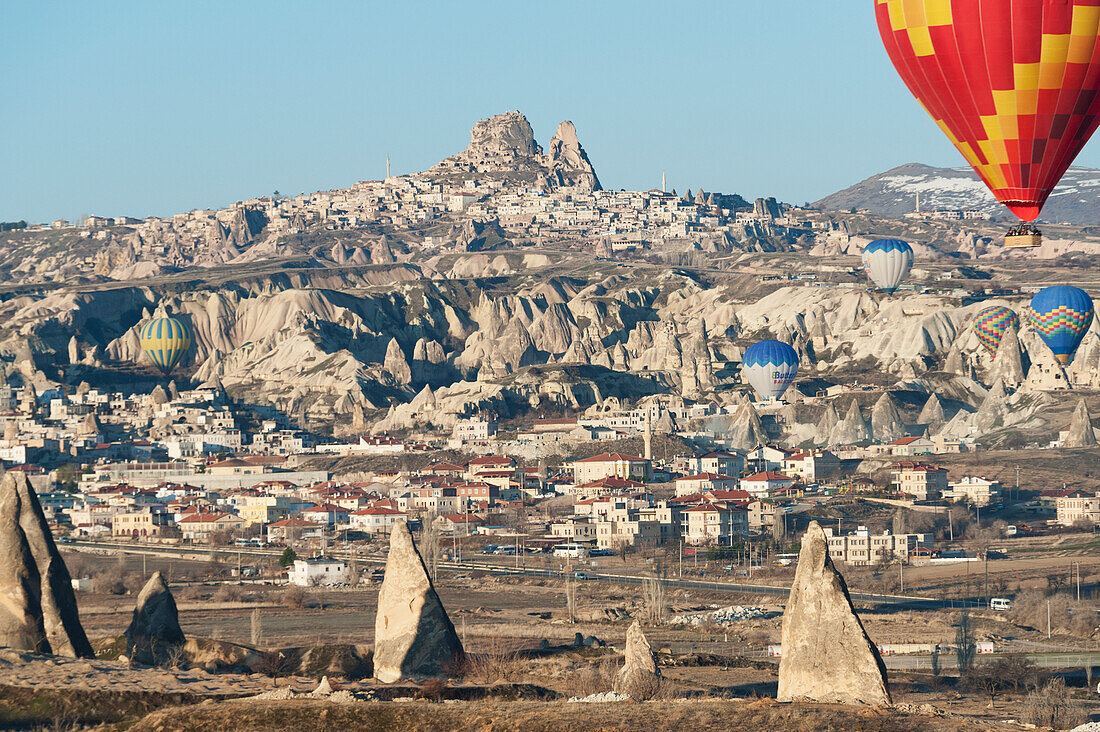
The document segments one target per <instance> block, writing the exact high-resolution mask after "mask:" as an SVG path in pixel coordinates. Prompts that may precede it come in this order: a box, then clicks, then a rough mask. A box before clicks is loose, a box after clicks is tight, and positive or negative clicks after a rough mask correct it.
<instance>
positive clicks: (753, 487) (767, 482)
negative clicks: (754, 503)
mask: <svg viewBox="0 0 1100 732" xmlns="http://www.w3.org/2000/svg"><path fill="white" fill-rule="evenodd" d="M792 485H794V478H792V477H790V476H788V475H783V474H782V473H773V472H771V471H765V472H762V473H753V474H752V475H748V476H745V477H744V478H742V479H741V490H743V491H746V492H748V493H751V494H752V495H753V496H755V497H757V498H767V497H768V496H770V495H772V494H773V493H776V492H778V491H781V490H784V489H786V488H790V487H791V486H792Z"/></svg>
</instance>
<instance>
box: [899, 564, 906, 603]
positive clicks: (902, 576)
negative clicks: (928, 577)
mask: <svg viewBox="0 0 1100 732" xmlns="http://www.w3.org/2000/svg"><path fill="white" fill-rule="evenodd" d="M898 579H899V581H900V582H901V594H903V595H904V594H905V562H898Z"/></svg>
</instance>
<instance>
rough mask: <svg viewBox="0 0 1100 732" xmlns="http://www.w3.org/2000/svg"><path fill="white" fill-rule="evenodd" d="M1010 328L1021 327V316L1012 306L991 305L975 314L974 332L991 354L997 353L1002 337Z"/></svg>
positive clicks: (1017, 328)
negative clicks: (1018, 315)
mask: <svg viewBox="0 0 1100 732" xmlns="http://www.w3.org/2000/svg"><path fill="white" fill-rule="evenodd" d="M1009 328H1015V329H1016V330H1019V329H1020V318H1019V317H1017V315H1016V313H1015V312H1013V311H1012V309H1011V308H1006V307H1005V306H1004V305H990V306H989V307H987V308H983V309H982V310H981V311H980V312H979V313H978V314H977V315H975V316H974V334H975V335H977V336H978V341H979V342H980V343H981V344H982V346H983V347H984V348H985V350H987V351H989V353H990V354H991V355H996V354H997V349H998V348H1000V346H1001V339H1002V338H1004V334H1005V331H1007V330H1008V329H1009Z"/></svg>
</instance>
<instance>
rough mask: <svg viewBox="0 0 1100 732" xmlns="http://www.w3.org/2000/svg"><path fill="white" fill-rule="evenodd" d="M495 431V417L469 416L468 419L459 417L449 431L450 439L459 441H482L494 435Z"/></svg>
mask: <svg viewBox="0 0 1100 732" xmlns="http://www.w3.org/2000/svg"><path fill="white" fill-rule="evenodd" d="M496 433H497V422H496V420H495V419H493V420H490V419H485V418H484V417H470V418H469V419H460V420H459V421H458V422H456V423H455V426H454V430H453V431H452V432H451V439H452V440H454V441H455V442H459V443H462V442H483V441H485V440H488V439H489V438H490V437H493V436H494V435H496Z"/></svg>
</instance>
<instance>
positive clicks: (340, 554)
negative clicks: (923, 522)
mask: <svg viewBox="0 0 1100 732" xmlns="http://www.w3.org/2000/svg"><path fill="white" fill-rule="evenodd" d="M62 546H70V547H74V548H81V549H99V550H104V551H108V552H115V551H123V552H125V553H128V554H146V555H149V556H160V557H169V558H173V559H192V560H201V559H203V558H205V557H208V556H210V555H211V554H217V555H219V556H222V557H225V558H227V559H231V560H235V559H236V558H237V557H238V556H239V557H240V558H241V559H242V560H246V559H249V558H260V559H270V558H272V557H278V556H279V555H281V554H282V552H283V549H282V548H281V547H280V548H277V549H267V548H259V547H193V546H162V545H157V544H139V543H131V542H116V541H83V540H77V541H73V542H72V543H71V544H67V545H64V544H63V545H62ZM328 553H329V555H331V556H333V557H336V558H340V559H348V560H355V561H357V562H359V563H361V564H367V565H375V566H384V565H385V559H384V558H382V557H381V556H362V555H359V554H356V553H354V552H351V551H348V550H344V549H340V548H338V547H331V548H330V549H329V551H328ZM439 569H441V570H445V571H451V572H471V571H481V572H488V573H490V574H494V575H523V576H527V577H546V578H550V579H553V578H558V579H566V578H567V577H569V576H573V577H574V578H577V577H578V576H583V577H584V581H588V582H612V583H619V584H628V585H640V584H641V583H642V581H643V580H644V576H643V575H632V574H619V573H611V572H600V571H597V570H592V569H588V568H586V567H583V566H581V567H577V568H576V569H574V570H565V571H560V570H553V569H543V568H537V567H523V566H520V567H508V566H504V565H503V564H500V563H497V562H496V561H493V560H490V559H488V558H481V557H477V558H473V559H466V560H463V561H442V562H440V563H439ZM665 581H666V582H667V584H668V586H669V587H678V588H681V589H690V590H708V591H711V592H729V593H734V594H752V595H768V596H772V597H786V596H787V595H788V594H790V588H789V587H784V586H781V585H765V584H754V583H747V582H726V581H722V580H717V579H715V580H703V579H698V578H689V579H681V578H675V577H666V579H665ZM849 594H850V595H851V598H852V600H853V601H854V602H858V603H861V604H867V605H878V606H890V607H894V608H898V609H935V608H940V607H943V606H944V603H943V601H942V600H940V599H937V598H931V597H920V596H916V595H882V594H877V593H869V592H859V591H855V590H850V591H849ZM974 605H975V606H977V605H978V603H974ZM953 606H954V607H959V601H958V600H955V601H954V605H953Z"/></svg>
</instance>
